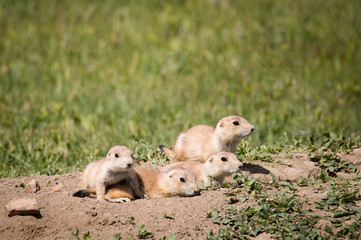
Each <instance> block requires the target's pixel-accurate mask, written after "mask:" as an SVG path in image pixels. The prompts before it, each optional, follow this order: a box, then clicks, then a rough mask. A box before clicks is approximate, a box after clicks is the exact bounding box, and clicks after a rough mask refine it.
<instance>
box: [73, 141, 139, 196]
mask: <svg viewBox="0 0 361 240" xmlns="http://www.w3.org/2000/svg"><path fill="white" fill-rule="evenodd" d="M133 165H134V159H133V156H132V151H131V150H130V149H129V148H128V147H125V146H114V147H112V148H111V149H110V150H109V152H108V154H107V156H106V158H103V159H101V160H98V161H94V162H91V163H89V164H88V166H87V167H86V168H85V170H84V173H83V175H82V180H81V187H82V189H92V188H95V190H96V195H97V199H98V200H104V197H105V192H106V187H107V186H109V185H113V184H115V183H117V182H120V181H122V180H125V181H126V182H127V184H129V186H130V187H131V188H132V189H133V190H134V191H135V196H136V197H143V194H142V193H141V192H140V189H139V182H138V178H137V175H136V173H135V171H134V170H133V168H132V167H133ZM74 196H76V193H75V194H74Z"/></svg>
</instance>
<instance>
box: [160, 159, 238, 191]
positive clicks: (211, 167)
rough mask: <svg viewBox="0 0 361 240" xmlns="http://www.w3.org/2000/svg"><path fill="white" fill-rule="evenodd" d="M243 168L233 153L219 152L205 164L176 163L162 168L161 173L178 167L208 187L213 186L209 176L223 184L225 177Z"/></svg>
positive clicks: (193, 162) (191, 162) (192, 162)
mask: <svg viewBox="0 0 361 240" xmlns="http://www.w3.org/2000/svg"><path fill="white" fill-rule="evenodd" d="M242 166H243V164H242V162H240V161H239V160H238V159H237V157H236V155H234V154H233V153H230V152H217V153H214V154H212V155H211V156H210V157H209V158H208V159H207V161H206V162H205V163H201V162H197V161H181V162H175V163H171V164H169V165H167V166H165V167H163V168H161V170H160V171H169V170H170V169H173V168H177V167H182V168H185V169H187V170H189V171H190V172H192V173H193V174H194V175H195V176H196V180H197V183H198V184H199V183H200V182H201V181H204V184H205V186H206V187H207V186H210V185H211V179H210V178H209V176H211V177H213V178H215V179H216V180H217V182H218V183H220V184H222V183H223V180H224V177H225V176H229V175H231V174H232V173H235V172H239V171H240V170H241V168H242Z"/></svg>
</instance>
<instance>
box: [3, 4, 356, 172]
mask: <svg viewBox="0 0 361 240" xmlns="http://www.w3.org/2000/svg"><path fill="white" fill-rule="evenodd" d="M0 36H1V37H0V83H1V85H0V177H15V176H24V175H29V174H34V173H46V174H55V173H62V172H68V171H74V170H75V169H77V167H79V166H84V165H85V164H86V163H87V162H88V161H90V160H92V159H94V158H97V157H99V156H103V155H105V154H106V152H107V151H108V149H109V148H110V147H111V146H112V145H115V144H122V145H127V146H129V147H131V148H133V149H134V148H135V147H136V146H137V142H136V141H135V139H136V138H140V139H144V140H145V141H147V142H149V143H151V144H154V145H157V144H164V145H167V146H172V144H173V142H174V140H175V138H176V137H177V135H178V133H179V132H181V131H184V130H186V129H187V128H189V127H190V126H193V125H196V124H209V125H215V124H216V123H217V121H218V120H219V119H220V118H222V117H224V116H226V115H233V114H237V115H241V116H244V117H245V118H246V119H248V120H249V122H251V123H252V124H254V125H255V127H256V131H255V132H254V134H253V136H252V137H251V139H252V141H253V144H255V145H260V144H264V143H269V144H276V143H277V142H278V141H279V139H280V137H285V136H287V138H288V139H307V138H308V137H312V136H313V137H315V136H316V137H317V136H319V135H320V134H322V133H325V132H336V133H342V134H343V135H344V136H352V135H353V134H356V135H360V123H359V121H360V119H361V104H360V102H361V81H360V77H361V67H360V64H361V49H360V45H361V1H359V0H349V1H341V0H330V1H321V0H314V1H303V0H295V1H286V0H281V1H270V0H256V1H226V0H225V1H216V0H208V1H195V0H194V1H191V0H189V1H150V0H144V1H141V0H140V1H138V0H137V1H115V0H114V1H82V0H79V1H55V0H43V1H22V0H19V1H10V0H9V1H7V0H3V1H1V2H0Z"/></svg>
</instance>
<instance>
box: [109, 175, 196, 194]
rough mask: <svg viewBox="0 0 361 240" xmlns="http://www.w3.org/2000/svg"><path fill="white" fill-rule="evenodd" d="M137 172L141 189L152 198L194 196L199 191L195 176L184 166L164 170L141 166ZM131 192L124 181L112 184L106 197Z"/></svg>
mask: <svg viewBox="0 0 361 240" xmlns="http://www.w3.org/2000/svg"><path fill="white" fill-rule="evenodd" d="M136 173H137V176H138V180H139V183H140V189H141V190H142V192H143V193H144V194H145V195H146V196H148V197H149V198H151V199H153V198H166V197H174V196H193V195H196V194H198V192H199V188H198V185H197V183H196V178H195V176H194V175H193V174H192V173H191V172H190V171H188V170H186V169H184V168H174V169H171V170H169V171H162V172H160V171H157V170H152V169H142V168H140V169H137V170H136ZM129 194H132V192H130V191H129V189H127V188H126V186H125V185H124V184H123V182H122V183H120V184H116V185H114V186H111V187H110V189H109V191H108V192H107V194H106V196H105V197H106V198H107V199H109V200H110V201H112V199H115V200H116V199H121V198H124V197H127V196H129ZM128 198H129V197H128Z"/></svg>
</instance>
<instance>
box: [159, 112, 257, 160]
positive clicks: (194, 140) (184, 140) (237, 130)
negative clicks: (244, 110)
mask: <svg viewBox="0 0 361 240" xmlns="http://www.w3.org/2000/svg"><path fill="white" fill-rule="evenodd" d="M236 122H237V123H239V124H238V125H235V124H234V123H236ZM253 130H254V126H253V125H252V124H250V123H249V122H248V121H247V120H246V119H244V118H242V117H239V116H228V117H224V118H222V119H221V120H219V122H218V123H217V125H216V128H213V127H211V126H207V125H197V126H194V127H192V128H190V129H189V130H187V131H186V132H184V133H181V134H180V135H179V136H178V138H177V140H176V143H175V145H174V147H173V149H174V150H173V151H172V150H170V149H168V148H166V147H164V146H160V148H161V149H162V150H163V151H164V152H165V154H166V155H167V157H168V158H171V159H173V158H174V159H175V160H177V161H188V160H190V161H202V162H205V161H206V160H207V159H208V158H209V156H210V155H211V154H213V153H216V152H220V151H225V152H231V153H234V152H235V151H236V148H237V145H238V143H239V141H240V140H241V139H244V138H246V137H248V136H249V135H251V134H252V132H253Z"/></svg>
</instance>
